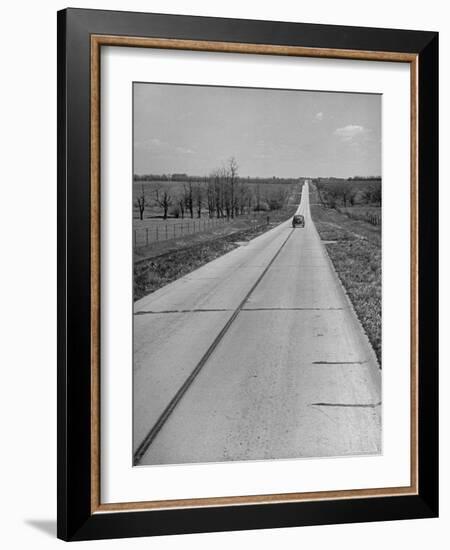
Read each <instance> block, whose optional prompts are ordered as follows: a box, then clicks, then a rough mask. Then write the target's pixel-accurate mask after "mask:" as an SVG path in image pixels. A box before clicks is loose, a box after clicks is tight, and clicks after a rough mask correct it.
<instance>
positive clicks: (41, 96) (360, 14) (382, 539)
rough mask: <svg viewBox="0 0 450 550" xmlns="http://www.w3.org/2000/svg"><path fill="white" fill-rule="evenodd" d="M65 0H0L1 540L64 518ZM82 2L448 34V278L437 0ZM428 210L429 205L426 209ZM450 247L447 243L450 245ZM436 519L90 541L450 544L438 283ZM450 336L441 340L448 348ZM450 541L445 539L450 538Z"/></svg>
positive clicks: (443, 19) (17, 538)
mask: <svg viewBox="0 0 450 550" xmlns="http://www.w3.org/2000/svg"><path fill="white" fill-rule="evenodd" d="M66 5H67V4H65V3H64V2H60V1H57V0H47V1H46V2H31V1H30V0H25V1H22V2H18V3H15V4H13V3H12V2H10V3H7V4H4V5H3V8H2V21H3V24H2V33H1V35H0V36H1V38H0V40H1V49H0V55H1V67H2V83H1V86H0V96H1V97H0V125H1V131H0V142H1V143H0V150H1V152H2V155H1V161H0V174H1V179H0V181H1V187H0V189H1V195H2V196H1V202H0V208H1V214H0V224H1V227H0V254H1V255H0V258H1V270H0V314H1V317H0V323H1V333H0V334H1V344H0V357H1V358H0V365H1V370H0V373H1V378H0V407H1V410H0V422H1V424H0V428H1V432H0V436H1V439H0V442H1V443H0V444H1V449H2V451H1V453H0V518H1V520H0V522H1V524H2V530H1V532H0V540H1V544H2V547H4V548H8V549H16V548H34V549H36V550H39V549H42V548H45V549H47V548H53V547H55V546H56V545H61V544H62V543H61V542H60V541H57V540H56V539H55V518H56V415H55V413H56V11H57V10H58V9H62V8H64V7H66ZM75 5H76V7H86V8H102V9H118V10H135V11H149V12H150V11H153V12H162V13H179V14H192V15H209V16H223V17H238V18H250V19H273V20H281V21H283V20H284V21H301V22H310V23H329V24H338V25H339V24H341V25H361V26H375V27H392V28H410V29H425V30H435V31H440V32H441V35H440V48H441V51H440V56H441V62H440V70H441V73H440V83H441V90H440V94H441V131H440V134H441V143H440V150H441V158H442V162H441V182H442V184H441V200H440V202H441V213H442V215H441V280H442V281H445V280H447V281H448V280H449V279H450V272H449V268H450V262H449V254H448V249H449V248H450V247H449V243H448V236H449V230H450V216H448V214H447V215H444V214H445V212H444V207H445V205H446V204H448V202H449V201H450V191H449V186H448V185H445V182H448V180H449V176H450V172H449V168H450V167H449V161H448V150H449V148H450V140H449V128H448V126H447V124H448V123H449V122H450V119H449V106H448V98H449V97H450V25H449V23H450V18H449V17H448V15H447V10H446V6H445V3H444V2H442V1H440V0H429V1H428V2H426V3H424V2H423V1H422V0H421V1H418V0H410V1H409V2H408V3H407V4H406V3H404V2H398V3H394V2H392V1H391V0H378V1H377V2H372V3H367V2H361V1H360V0H341V1H340V2H336V1H335V0H320V1H319V2H292V1H290V0H278V1H277V2H273V1H272V0H270V1H268V0H258V2H256V1H255V2H250V1H247V2H244V1H242V0H227V2H215V3H214V2H210V1H209V2H208V1H207V0H191V1H190V2H188V3H186V2H183V0H164V1H163V0H154V1H140V2H139V1H136V0H127V2H125V1H124V0H122V1H120V0H108V1H105V0H102V1H100V0H98V1H96V2H94V1H80V0H79V1H77V2H76V3H75ZM430 215H431V216H432V215H433V213H432V212H430ZM445 252H447V253H445ZM441 304H442V305H441V311H442V312H443V313H442V314H441V340H442V341H443V345H442V346H441V365H442V369H441V465H442V468H441V493H442V495H441V518H440V519H438V520H420V521H404V522H390V523H374V524H364V525H362V524H360V525H337V526H336V525H333V526H326V527H307V528H295V529H280V530H270V531H253V532H241V533H222V534H205V535H185V536H182V537H180V536H177V537H161V538H154V539H151V540H150V539H130V540H126V541H123V540H118V541H101V542H96V543H84V544H83V547H85V548H94V545H97V546H96V547H101V546H103V547H105V546H107V547H108V548H124V547H130V548H144V547H148V545H149V544H151V545H152V548H157V549H172V548H179V547H183V548H187V549H189V548H196V550H201V549H209V548H211V547H214V548H218V549H220V548H229V547H230V546H232V547H235V548H241V547H247V546H258V547H260V548H261V547H262V548H270V547H274V546H275V547H279V548H280V547H282V548H298V547H299V546H300V545H302V546H303V547H305V546H308V545H309V546H311V547H314V548H316V549H321V548H327V547H330V546H332V547H333V548H334V549H340V548H345V550H350V549H360V548H361V547H363V548H364V549H365V550H370V549H372V548H373V549H375V548H376V549H377V550H379V549H380V548H382V547H394V546H395V545H401V546H402V547H406V546H408V548H409V549H410V550H414V549H423V548H424V547H427V546H432V547H433V548H444V547H447V544H448V539H449V538H450V483H449V480H450V479H449V472H448V467H447V465H448V464H449V462H450V439H449V433H450V429H449V418H450V407H449V403H450V399H449V398H448V395H447V392H448V390H449V374H448V369H446V368H445V366H448V365H449V359H450V356H449V353H448V349H445V348H446V346H445V343H446V342H445V339H446V336H447V335H448V332H449V329H450V326H449V322H448V316H446V315H445V306H447V307H448V306H449V305H450V304H449V291H448V287H445V286H444V285H441ZM447 337H448V336H447ZM444 346H445V347H444ZM445 541H447V543H446V542H445Z"/></svg>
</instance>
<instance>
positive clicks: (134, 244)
mask: <svg viewBox="0 0 450 550" xmlns="http://www.w3.org/2000/svg"><path fill="white" fill-rule="evenodd" d="M136 232H137V229H135V230H134V248H136Z"/></svg>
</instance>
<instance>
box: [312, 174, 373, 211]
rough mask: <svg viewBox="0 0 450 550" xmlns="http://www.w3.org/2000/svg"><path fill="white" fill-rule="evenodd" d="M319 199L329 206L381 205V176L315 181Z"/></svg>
mask: <svg viewBox="0 0 450 550" xmlns="http://www.w3.org/2000/svg"><path fill="white" fill-rule="evenodd" d="M315 184H316V188H317V192H318V194H319V198H320V201H321V202H322V204H325V205H326V206H328V207H329V208H336V206H344V207H347V206H355V204H367V205H376V206H381V178H373V179H371V180H368V179H366V180H358V182H357V181H356V178H355V179H353V178H349V179H348V180H332V179H330V180H328V181H321V180H320V179H318V180H316V181H315Z"/></svg>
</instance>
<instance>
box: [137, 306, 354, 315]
mask: <svg viewBox="0 0 450 550" xmlns="http://www.w3.org/2000/svg"><path fill="white" fill-rule="evenodd" d="M343 310H344V308H343V307H243V308H241V311H343ZM221 311H234V309H228V308H210V309H201V308H198V309H163V310H161V311H155V310H143V311H136V312H135V313H134V315H163V314H166V313H214V312H221Z"/></svg>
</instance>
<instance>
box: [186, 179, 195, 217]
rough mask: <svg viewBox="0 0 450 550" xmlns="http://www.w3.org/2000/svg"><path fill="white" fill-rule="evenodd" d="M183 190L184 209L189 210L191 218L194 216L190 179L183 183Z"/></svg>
mask: <svg viewBox="0 0 450 550" xmlns="http://www.w3.org/2000/svg"><path fill="white" fill-rule="evenodd" d="M183 191H184V204H185V205H186V210H188V211H189V214H190V215H191V218H193V217H194V198H193V189H192V182H191V181H190V180H189V181H188V182H187V184H186V183H183Z"/></svg>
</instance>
